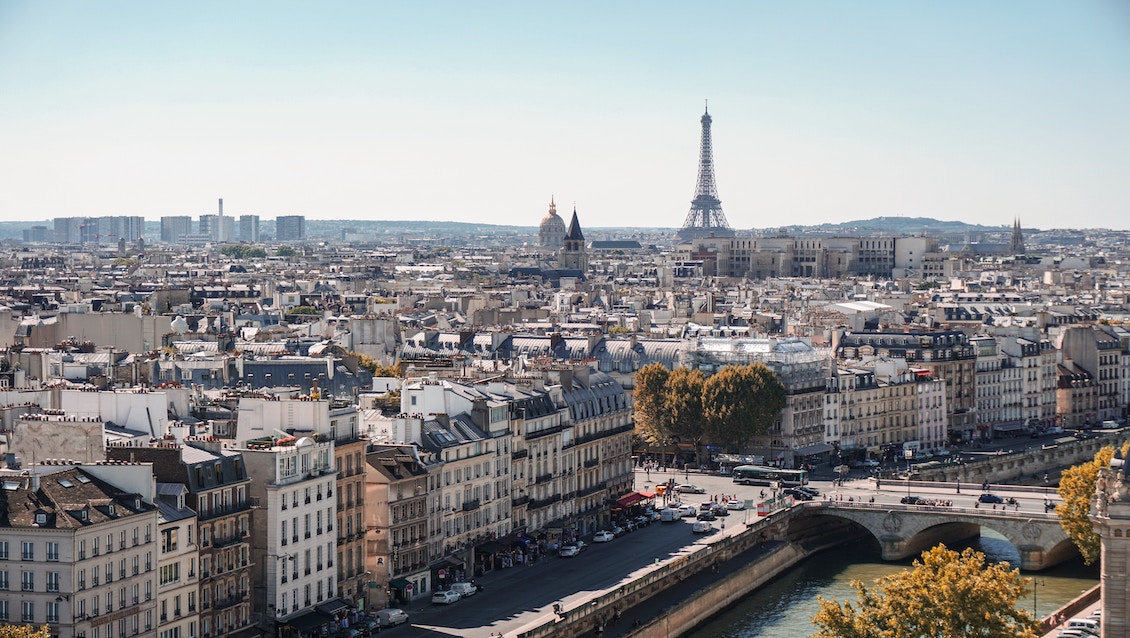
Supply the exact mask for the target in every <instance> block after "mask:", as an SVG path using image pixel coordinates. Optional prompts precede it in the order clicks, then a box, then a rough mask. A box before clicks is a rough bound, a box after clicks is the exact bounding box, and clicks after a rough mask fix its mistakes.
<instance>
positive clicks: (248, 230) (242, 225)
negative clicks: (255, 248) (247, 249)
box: [239, 215, 259, 244]
mask: <svg viewBox="0 0 1130 638" xmlns="http://www.w3.org/2000/svg"><path fill="white" fill-rule="evenodd" d="M239 241H246V242H250V243H252V244H255V243H258V242H259V216H258V215H240V216H239Z"/></svg>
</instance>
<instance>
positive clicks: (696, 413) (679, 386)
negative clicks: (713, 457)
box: [663, 368, 707, 464]
mask: <svg viewBox="0 0 1130 638" xmlns="http://www.w3.org/2000/svg"><path fill="white" fill-rule="evenodd" d="M705 383H706V375H704V374H703V373H702V371H701V370H691V369H690V368H676V369H674V370H672V371H671V375H670V376H669V377H667V383H666V384H665V386H664V393H663V394H664V400H663V403H664V407H665V409H666V411H667V430H668V432H670V433H671V434H673V435H674V436H676V437H678V438H679V440H681V441H686V442H690V443H693V444H694V449H695V457H696V462H698V463H699V464H701V463H702V460H701V458H700V454H701V450H700V449H699V446H700V445H701V444H702V441H703V438H704V437H706V434H707V427H706V420H705V419H704V418H703V413H702V391H703V387H704V385H705Z"/></svg>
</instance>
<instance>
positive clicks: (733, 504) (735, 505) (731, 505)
mask: <svg viewBox="0 0 1130 638" xmlns="http://www.w3.org/2000/svg"><path fill="white" fill-rule="evenodd" d="M726 509H728V510H744V509H745V501H726Z"/></svg>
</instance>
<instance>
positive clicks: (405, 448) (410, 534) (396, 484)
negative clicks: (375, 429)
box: [365, 445, 446, 609]
mask: <svg viewBox="0 0 1130 638" xmlns="http://www.w3.org/2000/svg"><path fill="white" fill-rule="evenodd" d="M365 462H366V467H365V501H366V503H367V507H366V508H365V532H366V534H367V538H366V544H367V558H368V563H367V567H368V570H369V571H371V572H372V582H374V583H375V584H376V587H374V588H373V589H374V591H371V592H370V594H369V601H368V602H369V608H370V609H372V608H377V609H380V608H384V607H390V606H391V607H395V606H397V605H400V604H407V603H408V602H409V601H411V600H412V599H413V598H414V597H417V596H421V595H423V596H426V595H428V594H429V593H431V591H432V585H433V583H435V582H436V581H435V580H434V579H433V577H432V573H431V570H430V565H431V562H432V561H431V559H432V550H431V548H430V542H431V541H432V539H433V538H435V539H436V544H438V543H439V539H438V536H439V534H438V532H437V531H436V530H434V529H433V528H432V527H431V525H430V517H431V516H432V515H434V514H436V513H437V512H435V511H434V510H432V509H430V507H433V506H429V503H428V494H429V492H430V491H434V492H435V493H438V492H439V491H440V490H441V489H442V486H441V485H439V480H441V479H442V475H441V473H440V472H434V473H432V474H430V475H429V474H428V470H427V467H426V466H425V465H424V463H423V462H422V461H421V459H420V456H419V451H418V450H417V448H416V447H415V446H411V445H377V446H375V448H374V449H373V451H371V452H370V453H369V454H367V455H366V457H365ZM429 479H436V485H434V486H433V487H432V488H431V489H430V488H429V485H428V482H429ZM439 569H442V568H440V567H437V569H436V571H437V576H438V571H439ZM445 575H446V572H445Z"/></svg>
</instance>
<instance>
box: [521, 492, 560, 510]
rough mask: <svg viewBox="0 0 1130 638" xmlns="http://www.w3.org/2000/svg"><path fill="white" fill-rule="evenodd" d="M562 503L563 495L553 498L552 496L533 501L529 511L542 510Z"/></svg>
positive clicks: (556, 495)
mask: <svg viewBox="0 0 1130 638" xmlns="http://www.w3.org/2000/svg"><path fill="white" fill-rule="evenodd" d="M560 501H561V495H560V494H554V495H553V496H550V497H549V498H543V499H531V500H530V507H529V509H540V508H542V507H549V506H550V505H553V504H554V503H558V502H560Z"/></svg>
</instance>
